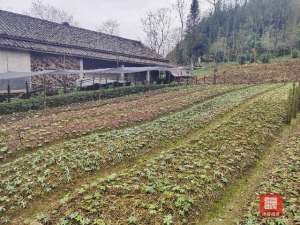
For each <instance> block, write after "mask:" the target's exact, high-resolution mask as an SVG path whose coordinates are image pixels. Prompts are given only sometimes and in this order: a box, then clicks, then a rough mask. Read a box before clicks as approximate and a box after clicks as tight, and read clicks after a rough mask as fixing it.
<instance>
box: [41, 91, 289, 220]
mask: <svg viewBox="0 0 300 225" xmlns="http://www.w3.org/2000/svg"><path fill="white" fill-rule="evenodd" d="M287 94H288V89H287V88H286V87H285V88H281V89H279V90H276V91H272V92H270V93H267V94H264V95H262V96H259V97H257V98H255V99H254V100H252V101H251V102H249V103H248V104H247V106H245V107H241V108H240V109H237V110H236V111H235V113H234V114H233V115H232V116H231V117H230V118H228V119H225V120H224V121H223V122H220V123H219V124H218V125H216V126H214V127H211V128H208V129H207V130H205V131H204V132H200V133H198V134H195V136H193V138H192V139H190V140H188V141H185V142H183V143H181V144H180V145H178V146H175V147H172V148H170V149H167V150H166V151H164V152H162V153H161V154H160V155H159V156H157V157H154V158H153V159H151V160H146V161H144V162H141V163H140V164H138V165H136V166H134V167H132V168H130V169H125V170H123V171H121V172H120V173H118V174H112V175H111V176H109V177H106V178H103V179H98V180H95V181H94V182H92V183H91V184H90V186H85V187H82V188H80V189H78V190H77V191H75V192H73V193H72V194H71V195H69V196H68V198H66V199H63V201H62V202H61V206H60V207H57V208H56V209H52V210H51V211H50V212H49V214H48V215H47V214H44V215H43V218H47V219H46V220H47V224H166V225H167V224H170V225H171V224H190V223H191V222H194V221H195V217H197V216H199V214H202V213H204V211H205V209H206V208H207V207H208V206H209V205H210V203H211V202H212V201H214V200H215V199H216V198H217V197H218V196H220V195H221V193H222V191H224V189H225V188H226V187H227V185H229V184H230V183H231V182H232V181H233V180H234V179H235V178H239V177H241V175H242V174H243V173H244V172H245V171H246V170H247V169H248V168H249V167H251V166H252V165H253V164H255V162H256V160H257V158H258V157H259V155H260V154H261V152H262V151H263V149H264V147H265V146H266V145H267V144H268V143H269V141H270V140H272V139H273V137H274V135H275V134H276V133H278V132H279V131H280V128H281V127H282V126H283V124H284V119H285V116H286V99H287ZM116 215H118V216H116ZM40 221H41V222H42V220H40Z"/></svg>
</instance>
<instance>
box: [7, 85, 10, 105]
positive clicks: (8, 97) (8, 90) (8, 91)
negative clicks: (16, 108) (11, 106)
mask: <svg viewBox="0 0 300 225" xmlns="http://www.w3.org/2000/svg"><path fill="white" fill-rule="evenodd" d="M7 101H8V102H10V83H9V81H8V83H7Z"/></svg>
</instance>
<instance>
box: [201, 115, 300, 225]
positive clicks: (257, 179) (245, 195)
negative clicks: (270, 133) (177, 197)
mask: <svg viewBox="0 0 300 225" xmlns="http://www.w3.org/2000/svg"><path fill="white" fill-rule="evenodd" d="M299 129H300V118H298V119H296V120H295V121H293V123H292V124H291V125H290V126H285V127H284V129H283V131H282V133H281V134H280V135H279V137H278V138H277V139H276V140H275V141H274V142H273V143H272V145H271V146H270V147H269V148H267V149H266V150H265V154H264V155H263V156H262V157H261V158H260V159H259V161H258V162H257V164H256V165H255V166H254V167H253V168H252V169H251V170H250V171H249V172H248V174H246V175H245V177H244V178H243V179H241V180H239V181H237V182H236V183H235V184H233V185H231V186H230V188H229V189H228V191H226V192H225V193H224V195H223V197H222V199H220V200H219V201H217V202H216V203H215V204H214V205H213V207H212V208H211V210H210V211H208V213H206V215H205V216H204V217H203V218H201V219H200V220H199V222H198V223H197V224H198V225H233V224H237V223H238V218H240V216H242V215H243V209H244V207H245V206H246V205H247V203H248V202H249V201H250V200H251V199H253V195H255V191H256V190H257V186H258V185H259V184H260V183H261V182H262V181H263V179H264V177H265V175H266V174H267V173H268V171H269V168H271V167H272V165H273V164H276V162H278V160H280V152H281V150H282V149H281V148H280V147H279V145H278V143H284V142H286V141H288V140H289V137H290V136H291V134H292V133H293V132H295V131H297V130H299Z"/></svg>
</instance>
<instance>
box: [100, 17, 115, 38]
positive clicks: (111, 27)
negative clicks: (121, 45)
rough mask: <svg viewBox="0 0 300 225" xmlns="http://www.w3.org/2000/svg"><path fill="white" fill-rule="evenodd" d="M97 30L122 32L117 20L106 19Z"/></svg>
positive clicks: (113, 33)
mask: <svg viewBox="0 0 300 225" xmlns="http://www.w3.org/2000/svg"><path fill="white" fill-rule="evenodd" d="M97 30H98V31H99V32H103V33H105V34H110V35H118V34H119V33H120V23H119V22H118V21H117V20H106V21H105V22H103V23H102V25H101V27H99V28H98V29H97Z"/></svg>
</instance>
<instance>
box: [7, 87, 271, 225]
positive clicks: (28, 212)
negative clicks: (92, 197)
mask: <svg viewBox="0 0 300 225" xmlns="http://www.w3.org/2000/svg"><path fill="white" fill-rule="evenodd" d="M272 90H273V89H271V90H268V91H265V92H262V93H260V94H257V95H254V96H252V97H251V98H249V99H248V100H246V101H244V102H243V103H241V104H240V105H239V106H238V107H236V108H235V109H234V110H232V111H230V112H228V113H225V114H224V115H221V116H219V117H218V118H217V119H215V120H213V121H212V122H211V123H209V124H208V125H207V126H206V127H205V128H204V129H203V128H202V129H198V130H194V131H192V132H191V133H190V134H188V135H186V136H184V137H182V138H180V139H178V140H175V141H174V142H173V143H172V144H168V145H165V146H161V147H159V148H157V149H154V150H152V151H151V152H149V153H147V155H141V156H139V157H137V158H134V159H131V160H128V161H126V163H122V164H120V165H118V166H114V167H111V168H108V169H102V170H101V171H99V172H97V173H95V174H94V175H91V176H88V177H85V178H80V179H78V180H76V181H75V182H74V183H73V184H72V185H70V186H69V187H64V188H62V189H60V190H58V191H56V192H55V193H53V194H50V195H48V196H45V197H44V198H41V199H39V200H37V201H35V202H33V203H32V204H31V207H30V208H27V209H24V210H22V211H19V212H17V213H16V214H15V215H14V217H15V218H14V219H13V221H12V224H13V225H20V224H35V222H34V221H35V218H36V215H37V214H39V213H41V212H47V211H49V210H50V209H52V208H56V207H57V206H58V205H59V204H60V203H59V200H60V199H62V198H63V197H64V196H66V195H67V194H69V193H71V192H72V191H73V190H74V189H75V188H80V187H83V186H85V187H88V186H89V184H91V183H92V182H93V181H94V180H96V179H100V178H104V177H107V176H109V175H111V174H113V173H119V172H120V171H122V170H124V169H128V168H132V167H133V166H134V165H139V164H142V163H144V162H145V161H148V160H149V159H152V158H154V157H156V156H158V155H160V154H162V153H163V152H167V151H168V150H170V149H172V148H174V147H176V146H178V145H181V144H182V143H184V142H188V141H191V140H193V139H195V138H196V137H198V136H199V133H200V134H201V133H203V134H204V133H205V132H207V131H209V130H210V129H212V128H214V127H218V126H220V124H222V123H224V122H226V121H229V120H230V119H231V118H232V117H233V116H235V115H236V114H238V113H239V111H241V110H243V109H245V108H247V107H248V106H249V104H251V103H252V101H254V100H255V99H256V98H257V97H259V96H261V95H263V94H265V93H267V92H269V91H272Z"/></svg>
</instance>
